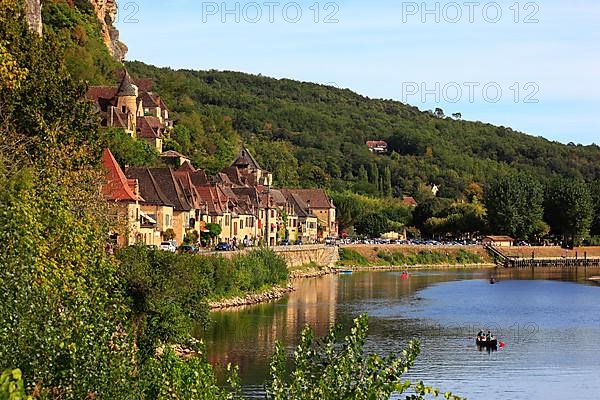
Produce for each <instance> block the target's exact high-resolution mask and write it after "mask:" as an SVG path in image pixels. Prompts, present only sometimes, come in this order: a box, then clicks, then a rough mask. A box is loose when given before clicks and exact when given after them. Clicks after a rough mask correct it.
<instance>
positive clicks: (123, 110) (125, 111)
mask: <svg viewBox="0 0 600 400" xmlns="http://www.w3.org/2000/svg"><path fill="white" fill-rule="evenodd" d="M121 112H122V113H123V114H126V113H127V106H121Z"/></svg>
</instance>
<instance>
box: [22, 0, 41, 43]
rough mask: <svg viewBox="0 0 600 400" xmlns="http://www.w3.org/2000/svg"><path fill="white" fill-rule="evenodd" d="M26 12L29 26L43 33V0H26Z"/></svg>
mask: <svg viewBox="0 0 600 400" xmlns="http://www.w3.org/2000/svg"><path fill="white" fill-rule="evenodd" d="M25 12H26V13H27V22H28V24H29V28H31V30H32V31H34V32H36V33H37V34H38V35H40V36H41V35H42V0H26V1H25Z"/></svg>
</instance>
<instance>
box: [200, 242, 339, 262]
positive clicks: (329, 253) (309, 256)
mask: <svg viewBox="0 0 600 400" xmlns="http://www.w3.org/2000/svg"><path fill="white" fill-rule="evenodd" d="M271 249H272V250H273V251H274V252H275V254H277V255H280V256H282V257H283V258H284V259H285V260H286V261H287V264H288V267H289V268H297V267H302V266H305V265H310V264H314V265H316V266H318V267H329V268H333V267H335V265H336V263H337V262H338V261H339V259H340V255H339V251H338V248H337V247H333V246H324V245H313V246H279V247H272V248H271ZM245 251H251V249H250V250H243V251H241V252H223V253H209V254H215V255H220V256H223V257H225V258H232V257H234V256H236V255H238V254H240V253H242V254H243V253H244V252H245Z"/></svg>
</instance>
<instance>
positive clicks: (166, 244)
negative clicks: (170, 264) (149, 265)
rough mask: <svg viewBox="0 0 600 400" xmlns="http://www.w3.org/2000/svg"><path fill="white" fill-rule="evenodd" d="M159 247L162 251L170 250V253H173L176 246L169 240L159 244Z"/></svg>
mask: <svg viewBox="0 0 600 400" xmlns="http://www.w3.org/2000/svg"><path fill="white" fill-rule="evenodd" d="M160 249H161V250H164V251H170V252H171V253H175V252H176V251H177V247H176V246H175V245H174V244H173V242H171V241H169V242H162V243H161V244H160Z"/></svg>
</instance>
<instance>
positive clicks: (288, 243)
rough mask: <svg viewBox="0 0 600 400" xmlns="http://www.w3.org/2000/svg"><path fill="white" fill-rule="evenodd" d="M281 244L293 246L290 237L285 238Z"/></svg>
mask: <svg viewBox="0 0 600 400" xmlns="http://www.w3.org/2000/svg"><path fill="white" fill-rule="evenodd" d="M279 245H280V246H291V245H292V243H291V242H290V241H289V240H288V239H284V240H282V241H281V242H280V243H279Z"/></svg>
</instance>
